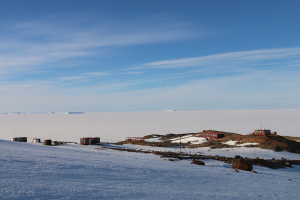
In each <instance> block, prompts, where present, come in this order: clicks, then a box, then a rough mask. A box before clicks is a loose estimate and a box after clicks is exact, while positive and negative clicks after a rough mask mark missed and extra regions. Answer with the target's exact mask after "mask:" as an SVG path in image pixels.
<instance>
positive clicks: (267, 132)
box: [252, 129, 271, 136]
mask: <svg viewBox="0 0 300 200" xmlns="http://www.w3.org/2000/svg"><path fill="white" fill-rule="evenodd" d="M252 135H261V136H268V135H271V130H265V129H260V130H255V131H254V132H253V133H252Z"/></svg>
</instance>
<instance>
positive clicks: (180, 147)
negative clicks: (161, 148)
mask: <svg viewBox="0 0 300 200" xmlns="http://www.w3.org/2000/svg"><path fill="white" fill-rule="evenodd" d="M180 155H181V136H180Z"/></svg>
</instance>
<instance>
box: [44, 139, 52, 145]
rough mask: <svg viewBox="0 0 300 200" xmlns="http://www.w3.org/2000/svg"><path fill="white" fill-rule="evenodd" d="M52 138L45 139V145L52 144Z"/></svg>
mask: <svg viewBox="0 0 300 200" xmlns="http://www.w3.org/2000/svg"><path fill="white" fill-rule="evenodd" d="M51 142H52V141H51V140H44V145H51Z"/></svg>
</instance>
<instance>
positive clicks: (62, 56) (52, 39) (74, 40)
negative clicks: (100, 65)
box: [0, 16, 206, 74]
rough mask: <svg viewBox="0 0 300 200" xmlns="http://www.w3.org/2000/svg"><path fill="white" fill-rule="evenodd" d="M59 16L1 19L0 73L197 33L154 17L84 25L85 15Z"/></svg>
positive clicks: (94, 55)
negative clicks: (7, 21) (17, 20)
mask: <svg viewBox="0 0 300 200" xmlns="http://www.w3.org/2000/svg"><path fill="white" fill-rule="evenodd" d="M63 17H65V18H63V19H60V18H58V19H57V18H50V19H49V18H48V19H47V18H44V19H40V20H36V21H25V22H10V23H4V24H3V23H2V24H1V25H2V27H1V29H2V30H3V34H2V36H0V41H1V46H0V52H1V53H2V56H1V57H0V69H1V71H0V73H2V74H3V73H5V74H9V73H15V72H16V71H20V70H36V69H37V68H43V67H45V65H49V64H53V63H56V65H57V64H58V63H60V62H62V61H65V60H68V59H73V58H76V59H78V58H80V57H81V58H92V57H101V56H104V55H105V53H106V52H108V51H109V52H110V51H111V50H112V49H113V48H116V47H124V46H131V45H141V44H153V43H161V42H169V41H174V40H182V39H187V38H191V37H198V36H196V34H195V31H194V30H192V28H191V27H187V26H186V25H183V23H180V22H177V23H174V22H168V21H164V20H158V19H155V20H156V21H154V22H150V21H147V20H149V19H147V18H144V21H143V19H141V20H138V21H137V20H127V21H125V20H120V21H119V22H114V21H111V22H112V23H110V21H109V20H108V21H101V22H96V21H94V22H93V23H90V24H88V25H86V24H85V23H86V22H88V19H87V20H86V21H85V20H82V19H81V20H78V21H76V20H77V19H76V18H75V19H71V17H66V16H63ZM142 21H143V23H142ZM203 34H206V33H203ZM74 65H76V64H74ZM60 66H61V65H60Z"/></svg>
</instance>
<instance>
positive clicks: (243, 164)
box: [232, 159, 253, 171]
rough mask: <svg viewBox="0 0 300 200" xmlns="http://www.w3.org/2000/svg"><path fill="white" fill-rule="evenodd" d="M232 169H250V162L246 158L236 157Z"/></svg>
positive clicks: (251, 167)
mask: <svg viewBox="0 0 300 200" xmlns="http://www.w3.org/2000/svg"><path fill="white" fill-rule="evenodd" d="M232 169H240V170H246V171H251V170H252V169H253V166H252V163H251V162H250V161H248V160H243V159H236V160H234V161H233V164H232Z"/></svg>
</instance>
